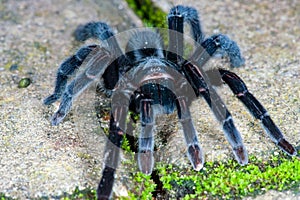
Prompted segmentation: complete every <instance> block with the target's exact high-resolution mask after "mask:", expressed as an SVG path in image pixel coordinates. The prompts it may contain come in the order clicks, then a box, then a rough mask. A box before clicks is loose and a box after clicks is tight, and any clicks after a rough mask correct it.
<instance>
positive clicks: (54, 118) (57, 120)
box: [51, 110, 67, 126]
mask: <svg viewBox="0 0 300 200" xmlns="http://www.w3.org/2000/svg"><path fill="white" fill-rule="evenodd" d="M66 115H67V114H66V113H65V112H63V111H60V110H58V111H57V112H56V113H55V114H54V115H53V116H52V119H51V124H52V126H57V125H58V124H59V123H60V122H61V121H62V120H63V119H64V118H65V116H66Z"/></svg>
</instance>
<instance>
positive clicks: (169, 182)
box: [157, 155, 300, 199]
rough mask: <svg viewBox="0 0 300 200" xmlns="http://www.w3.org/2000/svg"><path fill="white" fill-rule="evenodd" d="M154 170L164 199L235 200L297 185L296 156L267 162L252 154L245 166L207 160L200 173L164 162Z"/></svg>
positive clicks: (299, 180)
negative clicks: (157, 174) (164, 192)
mask: <svg viewBox="0 0 300 200" xmlns="http://www.w3.org/2000/svg"><path fill="white" fill-rule="evenodd" d="M157 170H158V171H159V176H160V177H161V178H160V180H161V182H162V183H163V188H164V189H165V190H166V193H167V194H168V193H169V195H168V198H183V199H195V198H197V199H198V198H220V199H237V198H242V197H243V196H253V195H257V194H261V193H264V192H266V191H268V190H271V189H272V190H278V191H283V190H287V189H293V188H299V186H300V173H299V172H300V161H299V158H295V157H294V158H290V157H287V156H284V155H282V156H280V157H278V156H273V157H271V159H270V160H269V161H262V160H259V159H257V158H255V157H254V156H252V157H251V158H250V161H249V164H248V165H246V166H240V165H238V164H237V162H236V161H235V160H228V161H226V162H207V163H205V167H204V168H203V169H202V170H201V171H200V172H195V171H193V170H191V169H180V168H178V167H176V166H173V165H165V164H158V165H157Z"/></svg>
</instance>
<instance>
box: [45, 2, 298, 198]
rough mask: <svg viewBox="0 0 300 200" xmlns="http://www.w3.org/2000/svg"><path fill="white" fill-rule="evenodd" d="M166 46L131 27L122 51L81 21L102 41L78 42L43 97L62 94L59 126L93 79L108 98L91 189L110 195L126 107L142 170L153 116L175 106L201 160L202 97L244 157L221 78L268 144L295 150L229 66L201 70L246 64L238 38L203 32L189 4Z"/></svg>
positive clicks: (104, 30) (176, 14)
mask: <svg viewBox="0 0 300 200" xmlns="http://www.w3.org/2000/svg"><path fill="white" fill-rule="evenodd" d="M185 22H187V23H188V24H190V26H191V30H192V37H193V40H194V45H195V50H194V52H193V53H192V55H191V56H190V57H189V58H184V56H183V49H184V41H183V38H184V37H183V28H184V23H185ZM168 25H169V30H168V32H169V45H168V47H167V48H166V49H164V47H163V45H162V39H161V38H160V36H159V34H158V33H156V32H153V31H150V30H146V31H145V30H143V31H135V32H134V33H133V35H132V36H131V38H130V39H129V41H128V43H127V47H126V52H125V53H123V52H122V50H121V48H120V47H119V45H118V41H117V40H116V37H114V34H113V32H112V30H111V29H110V27H109V26H108V25H107V24H105V23H102V22H91V23H88V24H86V25H84V26H79V27H78V28H77V30H76V31H75V37H76V39H77V40H80V41H84V40H86V39H88V38H98V39H100V40H101V41H102V43H101V46H100V45H90V46H84V47H82V48H81V49H79V50H78V51H77V52H76V54H75V55H73V56H71V57H69V58H68V59H66V60H65V61H64V62H63V63H62V64H61V65H60V67H59V69H58V72H57V78H56V85H55V90H54V93H53V94H52V95H51V96H49V97H48V98H46V99H45V100H44V103H45V104H46V105H49V104H51V103H53V102H55V101H57V100H58V99H60V98H61V103H60V107H59V109H58V111H56V113H55V114H54V116H53V117H52V120H51V122H52V125H58V124H59V123H60V122H61V121H62V120H63V119H64V117H65V116H66V115H67V113H68V112H69V110H70V108H71V105H72V103H73V99H74V98H75V97H76V96H78V95H79V94H80V93H81V92H83V91H84V90H85V89H86V88H87V87H88V86H89V85H90V84H91V83H92V82H94V81H95V80H99V81H100V83H99V85H98V86H99V87H98V89H99V91H101V92H102V93H103V95H105V96H106V97H107V98H111V113H110V123H109V135H108V142H107V145H106V149H105V153H104V157H105V158H104V164H105V165H104V169H103V174H102V179H101V181H100V183H99V186H98V190H97V194H98V198H99V199H109V198H110V196H111V193H112V187H113V182H114V174H115V171H116V168H117V165H118V161H119V157H120V156H119V151H120V146H121V144H122V139H123V134H124V132H125V130H126V129H125V125H126V116H127V113H128V111H129V110H130V111H131V112H133V113H135V114H138V115H140V120H141V131H140V135H139V146H138V164H139V168H140V170H141V171H142V172H144V173H146V174H150V173H151V172H152V169H153V165H154V161H153V160H154V159H153V148H154V125H155V116H156V115H157V114H169V113H172V112H174V111H175V110H176V111H177V114H178V118H179V122H180V123H181V125H182V128H183V133H184V137H185V141H186V144H187V147H188V151H187V155H188V158H189V160H190V162H191V163H192V166H193V168H194V169H195V170H200V169H201V168H202V167H203V164H204V159H203V158H204V157H203V152H202V150H201V147H200V144H199V142H198V139H197V131H196V129H195V127H194V125H193V122H192V119H191V114H190V110H189V106H190V104H191V102H192V101H193V100H194V99H196V98H197V97H199V96H201V97H203V98H204V99H205V101H206V102H207V103H208V105H209V107H210V108H211V110H212V112H213V113H214V115H215V116H216V119H217V120H218V121H219V123H220V124H221V126H222V128H223V130H224V133H225V136H226V138H227V140H228V142H229V143H230V145H231V147H232V150H233V153H234V155H235V158H236V160H237V161H238V162H239V163H240V164H241V165H244V164H247V163H248V155H247V151H246V148H245V146H244V145H243V142H242V138H241V135H240V133H239V131H238V130H237V129H236V127H235V125H234V123H233V119H232V117H231V114H230V112H229V111H228V110H227V108H226V106H225V104H224V103H223V101H222V100H221V98H220V96H219V95H218V94H217V93H216V91H215V89H214V87H213V86H218V85H220V83H225V84H227V85H228V86H229V87H230V89H231V90H232V92H233V93H234V94H235V95H236V97H237V98H238V99H239V100H240V101H241V102H242V103H243V104H244V105H245V106H246V108H247V109H248V110H249V111H250V113H251V114H252V115H253V116H254V117H255V118H257V119H259V120H260V121H261V123H262V125H263V127H264V128H265V130H266V132H267V134H268V135H269V136H270V137H271V139H272V140H273V142H275V144H276V145H277V146H278V147H280V148H281V149H282V150H283V151H284V152H286V153H287V154H289V155H291V156H293V155H296V150H295V148H294V147H293V146H292V145H291V144H290V143H289V142H288V141H287V140H286V139H284V136H283V134H282V133H281V131H280V130H279V129H278V127H277V126H276V125H275V124H274V122H273V121H272V119H271V118H270V116H269V115H268V113H267V111H266V110H265V108H264V107H263V106H262V105H261V104H260V103H259V102H258V100H257V99H256V98H255V97H254V96H253V95H252V94H251V93H250V92H249V91H248V89H247V87H246V85H245V83H244V82H243V81H242V80H241V79H240V78H239V77H238V76H237V75H236V74H234V73H233V72H230V71H228V70H225V69H222V68H218V69H209V70H206V71H205V70H204V69H203V66H204V64H205V63H206V62H207V61H208V60H209V59H210V58H211V57H212V56H214V55H215V54H216V52H218V53H221V54H222V55H223V56H226V57H227V58H229V62H230V64H231V67H239V66H241V65H243V64H244V59H243V58H242V56H241V53H240V50H239V47H238V46H237V44H236V43H235V42H234V41H232V40H231V39H229V38H228V37H227V36H226V35H222V34H217V35H213V36H210V37H204V34H203V32H202V30H201V26H200V21H199V17H198V14H197V11H196V10H195V9H194V8H191V7H185V6H176V7H174V8H172V9H171V10H170V13H169V15H168ZM80 66H84V67H85V69H84V70H83V71H82V73H80V74H79V75H77V76H76V77H75V78H74V79H73V80H72V81H71V82H69V83H68V84H67V79H68V77H69V76H70V75H71V74H73V73H74V72H75V71H76V70H77V69H78V68H79V67H80Z"/></svg>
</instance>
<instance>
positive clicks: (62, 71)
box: [44, 45, 97, 105]
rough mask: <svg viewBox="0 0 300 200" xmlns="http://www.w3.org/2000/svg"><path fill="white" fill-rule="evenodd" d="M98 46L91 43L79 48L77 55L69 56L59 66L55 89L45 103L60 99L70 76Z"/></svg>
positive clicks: (48, 103)
mask: <svg viewBox="0 0 300 200" xmlns="http://www.w3.org/2000/svg"><path fill="white" fill-rule="evenodd" d="M96 47H97V46H96V45H90V46H87V47H82V48H81V49H79V50H78V51H77V52H76V54H75V55H73V56H71V57H69V58H67V59H66V60H65V61H64V62H63V63H62V64H61V65H60V67H59V68H58V70H57V75H56V83H55V89H54V92H53V94H52V95H50V96H49V97H47V98H46V99H45V100H44V104H45V105H50V104H52V103H54V102H55V101H57V100H58V99H60V97H61V95H62V92H63V91H64V90H65V87H66V85H67V81H68V78H69V76H71V75H72V74H73V73H74V72H75V71H76V70H77V69H78V68H79V67H80V66H81V64H82V63H83V61H84V60H85V58H86V57H87V56H88V55H89V54H90V53H91V51H93V50H94V49H95V48H96Z"/></svg>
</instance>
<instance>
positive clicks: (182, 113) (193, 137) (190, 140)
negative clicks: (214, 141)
mask: <svg viewBox="0 0 300 200" xmlns="http://www.w3.org/2000/svg"><path fill="white" fill-rule="evenodd" d="M176 106H177V114H178V118H179V121H180V123H181V125H182V128H183V134H184V138H185V142H186V144H187V146H188V152H187V153H188V158H189V160H190V162H191V163H192V165H193V168H194V170H196V171H199V170H200V169H202V168H203V164H204V156H203V153H202V150H201V147H200V144H199V142H198V138H197V134H198V133H197V131H196V129H195V127H194V124H193V122H192V118H191V113H190V110H189V106H188V102H187V97H185V96H181V97H178V98H177V100H176Z"/></svg>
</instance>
